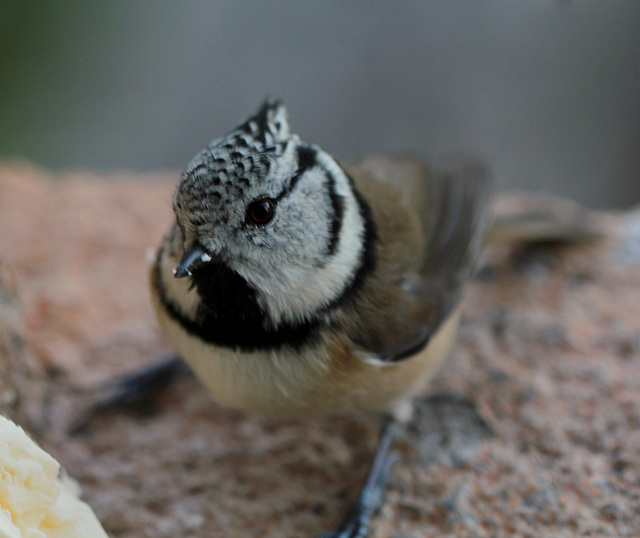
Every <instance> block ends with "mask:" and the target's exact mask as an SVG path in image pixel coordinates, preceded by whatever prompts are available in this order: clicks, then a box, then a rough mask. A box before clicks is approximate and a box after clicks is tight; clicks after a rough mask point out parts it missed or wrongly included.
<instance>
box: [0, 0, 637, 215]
mask: <svg viewBox="0 0 640 538" xmlns="http://www.w3.org/2000/svg"><path fill="white" fill-rule="evenodd" d="M0 44H1V54H0V158H3V159H15V158H22V159H28V160H31V161H34V162H35V163H38V164H40V165H42V166H45V167H48V168H51V169H59V168H68V167H90V168H95V169H98V170H114V169H118V170H120V169H130V170H154V169H165V168H171V169H179V168H181V167H182V166H183V165H184V164H185V163H186V162H187V161H188V160H189V159H190V157H191V156H192V155H193V154H194V153H195V152H196V151H198V150H199V149H200V148H201V147H202V146H203V145H205V144H206V143H207V142H208V141H209V140H210V139H212V138H214V137H217V136H219V135H221V134H223V133H224V132H226V131H227V130H229V129H231V128H232V127H234V126H235V125H236V124H237V123H238V122H240V121H241V120H243V119H244V118H245V117H246V116H247V115H248V114H250V113H252V112H253V111H254V110H255V109H256V108H257V107H258V105H259V104H260V102H261V101H262V99H263V98H264V97H265V96H274V97H279V98H282V99H283V100H284V101H285V103H286V104H287V106H288V109H289V117H290V121H291V123H292V126H293V129H294V131H295V132H297V133H298V134H300V135H301V137H302V138H303V139H305V140H307V141H309V142H314V143H317V144H319V145H321V146H323V147H324V148H325V149H326V150H328V151H330V152H332V153H334V154H336V155H337V156H339V157H340V158H342V159H346V160H353V159H355V158H357V157H358V156H359V155H362V154H363V153H365V152H367V151H372V150H373V151H380V150H385V151H411V152H417V153H421V154H423V155H426V156H429V155H432V154H437V153H439V152H443V151H447V150H451V149H457V148H462V149H467V150H471V151H474V152H476V153H479V154H481V155H484V156H485V157H486V158H487V159H488V160H489V161H490V162H491V163H492V164H493V166H494V168H495V170H496V174H497V176H498V178H499V182H500V184H501V186H502V187H504V188H527V189H529V190H534V191H535V190H545V191H551V192H554V193H557V194H561V195H565V196H570V197H572V198H575V199H577V200H580V201H582V202H583V203H586V204H588V205H590V206H592V207H627V206H630V205H632V204H634V203H638V202H640V2H639V1H638V0H616V1H610V2H602V1H575V2H570V1H564V2H535V1H515V0H499V1H493V2H476V1H458V0H439V1H430V2H422V1H398V2H391V1H389V2H374V1H371V2H361V1H359V2H358V1H346V2H345V1H334V0H329V1H323V2H310V1H295V0H289V1H274V2H267V1H245V2H243V1H238V0H234V1H219V2H211V1H189V2H168V1H163V0H155V1H150V0H147V1H134V2H125V1H114V0H111V1H108V2H107V1H94V2H86V1H80V0H67V1H65V2H25V1H21V0H3V2H1V3H0Z"/></svg>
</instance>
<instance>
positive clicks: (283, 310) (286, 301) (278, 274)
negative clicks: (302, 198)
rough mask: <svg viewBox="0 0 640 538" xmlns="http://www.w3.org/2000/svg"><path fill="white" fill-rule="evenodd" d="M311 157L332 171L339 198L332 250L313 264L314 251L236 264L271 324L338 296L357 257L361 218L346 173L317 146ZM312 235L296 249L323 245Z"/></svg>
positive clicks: (303, 315)
mask: <svg viewBox="0 0 640 538" xmlns="http://www.w3.org/2000/svg"><path fill="white" fill-rule="evenodd" d="M317 159H318V165H319V166H320V167H322V168H323V169H324V170H325V171H328V172H329V173H330V174H331V175H332V176H333V178H334V180H335V190H336V193H337V194H338V195H339V196H341V198H342V200H343V214H342V222H341V226H340V230H339V235H338V239H337V244H336V247H335V250H334V252H333V255H331V256H327V257H326V258H325V259H323V260H322V261H323V263H321V264H315V265H313V264H312V263H311V262H309V261H308V260H310V259H313V258H314V257H315V258H317V257H318V254H317V253H315V254H313V255H311V254H310V255H309V256H304V255H301V256H292V257H291V259H290V260H284V261H283V263H282V264H280V265H278V266H277V267H275V268H273V262H272V261H271V262H269V260H268V259H265V262H264V264H256V266H258V265H260V266H263V267H271V269H270V270H269V271H264V270H262V271H261V270H256V268H255V266H254V267H238V268H237V271H238V272H239V273H240V274H241V275H242V276H243V277H244V278H245V279H247V280H248V281H249V282H251V283H252V284H253V285H254V286H255V288H256V289H257V290H258V300H259V302H260V305H261V306H262V307H263V308H264V309H265V310H266V311H267V312H268V314H269V317H270V318H271V321H272V323H273V324H274V325H276V326H277V325H279V324H280V323H281V322H283V321H294V322H295V321H300V320H304V319H308V318H309V316H310V315H312V314H314V313H316V312H317V311H318V310H319V309H321V308H322V307H324V306H326V305H327V304H329V303H331V302H332V301H334V300H335V299H337V298H339V297H340V296H341V294H342V293H343V292H344V290H345V289H346V288H347V287H348V286H349V284H350V283H351V282H352V281H353V278H354V277H355V275H356V273H357V271H358V269H359V266H360V264H361V260H362V257H363V250H364V239H363V238H364V235H365V223H364V219H363V217H362V215H361V212H360V205H359V203H358V201H357V199H356V197H355V195H354V193H353V190H352V187H351V184H350V182H349V179H348V177H347V176H346V174H345V173H344V172H343V171H342V169H341V168H340V167H339V166H338V165H337V164H336V163H335V161H334V160H333V159H331V157H329V156H328V155H326V154H324V153H323V152H321V151H318V155H317ZM314 172H315V173H317V174H322V178H323V180H324V178H325V176H324V172H323V171H320V170H315V171H314V170H313V169H312V170H311V171H310V173H314ZM299 232H300V231H299ZM308 233H311V232H308ZM314 239H316V238H313V237H310V238H308V245H305V244H303V245H302V249H305V246H308V247H309V249H315V250H321V251H323V250H324V248H325V246H326V245H325V242H326V241H322V244H321V245H320V244H315V243H316V242H315V241H314ZM323 255H324V254H323ZM267 257H268V256H266V257H265V258H267ZM252 265H253V264H252Z"/></svg>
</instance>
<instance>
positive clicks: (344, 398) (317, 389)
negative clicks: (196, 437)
mask: <svg viewBox="0 0 640 538" xmlns="http://www.w3.org/2000/svg"><path fill="white" fill-rule="evenodd" d="M158 313H159V318H160V322H161V324H162V326H163V328H164V330H165V331H166V333H167V336H168V337H169V339H170V340H171V342H172V343H173V344H174V346H175V347H176V350H177V351H178V353H179V354H180V355H181V356H182V358H183V359H184V360H185V361H186V362H187V363H188V364H189V366H190V367H191V368H192V369H193V371H194V373H195V374H196V376H197V377H198V378H199V379H200V381H201V382H202V383H203V385H204V386H205V387H206V388H207V390H208V391H209V392H210V393H211V396H212V398H213V400H214V401H216V402H217V403H219V404H221V405H223V406H226V407H232V408H237V409H245V410H249V411H254V412H257V413H261V414H266V415H274V416H280V417H297V416H310V415H322V414H343V413H350V412H354V411H372V412H389V413H393V414H395V415H398V416H399V417H403V416H407V413H408V407H409V406H408V402H409V399H410V398H411V396H413V395H414V393H415V392H416V391H417V390H419V389H420V388H422V386H423V385H424V384H425V382H426V381H427V380H428V378H429V377H431V375H432V374H433V373H434V372H435V370H436V369H437V367H438V366H439V365H440V363H441V362H442V361H443V360H444V359H445V358H446V357H447V356H448V354H449V351H450V349H451V347H452V344H453V340H454V337H455V331H456V327H457V323H458V318H459V315H458V313H457V312H456V313H454V315H452V316H451V317H450V318H449V319H448V320H447V321H446V322H445V323H444V324H443V325H442V327H441V328H440V330H439V331H438V332H437V333H436V335H434V337H433V338H432V340H431V342H430V343H429V345H428V346H427V348H425V350H423V351H422V352H421V353H419V354H417V355H416V356H414V357H411V358H410V359H406V360H404V361H401V362H399V363H397V364H392V365H380V364H379V363H376V362H375V361H370V362H369V361H367V360H366V359H365V360H363V359H362V358H358V357H356V356H353V355H352V356H349V357H347V358H346V360H344V357H343V360H341V361H339V363H336V361H334V360H332V359H330V358H329V357H328V356H327V353H326V352H323V351H319V350H316V351H307V352H306V353H304V354H301V353H297V352H295V351H293V350H289V351H287V350H278V351H277V352H275V351H273V352H256V353H247V352H235V351H232V350H229V349H226V348H221V347H218V346H214V345H211V344H207V343H205V342H203V341H202V340H200V339H198V338H196V337H194V336H193V335H191V334H189V333H187V332H186V331H185V330H184V329H183V328H182V327H181V326H180V325H179V324H177V323H176V322H175V321H174V320H173V319H172V318H170V317H169V316H168V315H167V314H166V313H165V312H164V310H163V309H162V308H158ZM319 349H322V350H326V349H327V348H326V347H324V346H322V347H320V348H319Z"/></svg>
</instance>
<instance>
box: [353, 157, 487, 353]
mask: <svg viewBox="0 0 640 538" xmlns="http://www.w3.org/2000/svg"><path fill="white" fill-rule="evenodd" d="M359 170H361V173H365V175H369V177H370V178H371V180H372V181H373V182H377V183H380V184H384V185H386V186H387V187H390V188H391V189H392V190H393V191H394V192H395V194H396V196H397V199H398V203H399V205H400V207H401V208H402V209H403V210H404V218H405V219H407V220H409V221H414V222H416V223H417V224H418V227H419V230H418V231H416V230H413V231H412V230H411V229H409V228H408V229H407V230H405V231H404V232H403V231H399V232H398V233H396V235H395V237H394V236H393V234H392V235H390V236H388V237H382V238H381V245H380V248H379V257H380V261H381V263H382V265H383V266H382V267H380V270H379V273H381V274H382V276H381V277H380V278H381V279H382V280H385V278H386V279H387V282H384V281H382V282H378V289H377V290H376V291H373V290H372V291H373V293H382V294H384V292H383V291H382V290H383V286H389V285H390V282H389V281H391V283H393V282H397V283H398V284H397V289H398V292H397V293H399V294H400V295H401V296H402V297H401V300H398V301H397V302H398V304H397V305H396V306H397V310H396V312H395V313H396V317H397V318H399V319H394V320H386V323H390V324H391V325H392V326H393V328H392V329H391V331H385V328H384V327H382V326H381V323H382V322H385V321H384V320H382V321H381V323H379V324H378V335H381V334H387V335H388V336H387V337H386V338H380V337H379V338H378V340H384V342H380V344H379V345H378V346H372V347H371V346H370V347H369V348H368V349H373V350H375V351H377V354H378V356H379V357H380V358H381V359H382V360H388V361H398V360H401V359H404V358H407V357H409V356H412V355H413V354H415V353H417V352H418V351H420V350H421V349H422V348H423V347H424V346H425V345H426V344H427V343H428V342H429V340H430V338H431V336H432V335H433V334H435V332H436V331H437V329H438V328H439V327H440V325H441V324H442V322H443V321H444V320H445V319H446V317H447V315H448V314H449V313H450V311H451V309H452V308H453V307H454V306H455V305H456V304H457V302H458V300H459V297H460V293H461V291H462V288H463V284H464V282H465V281H466V280H467V278H468V277H469V274H470V272H471V270H472V268H473V264H474V261H475V259H476V257H477V255H478V253H479V251H480V248H481V247H482V244H483V239H484V236H485V233H486V230H487V225H488V222H489V218H488V215H489V207H488V201H489V193H490V185H489V179H488V178H489V174H488V172H487V169H486V167H485V166H483V165H482V164H480V163H479V162H478V161H477V160H474V159H471V158H467V157H461V156H456V157H447V158H446V159H442V160H440V161H438V162H437V163H434V164H432V165H430V166H427V165H426V164H425V163H423V162H422V161H420V160H418V159H415V158H411V157H386V156H372V157H367V158H366V159H365V160H363V161H362V163H361V165H360V166H359ZM358 183H359V182H358V181H356V184H358ZM359 186H360V188H362V185H359ZM367 188H368V189H369V196H368V198H369V200H370V203H371V205H372V209H373V212H374V216H376V218H377V220H378V222H380V220H379V219H381V218H385V216H384V212H383V211H382V210H381V209H380V204H381V203H382V204H383V205H386V204H388V203H391V202H390V201H389V197H387V198H386V199H385V200H382V202H381V201H380V199H376V198H375V196H376V189H375V188H374V189H371V188H370V186H369V187H367ZM366 194H367V193H365V195H366ZM378 194H379V193H378ZM402 209H401V211H402ZM388 225H389V223H388V222H386V223H381V224H380V225H379V228H382V227H384V228H387V227H388ZM391 225H392V228H394V229H395V228H397V226H396V225H394V224H393V223H391ZM396 231H397V230H396ZM403 233H404V234H405V235H406V234H413V235H414V236H416V237H419V242H418V243H417V244H416V243H415V242H414V241H411V240H409V239H408V238H407V237H405V236H404V235H403ZM414 239H415V238H414ZM392 241H398V242H400V243H401V244H402V246H401V248H402V249H404V254H403V253H402V252H401V253H398V252H397V251H396V252H395V255H397V256H399V257H402V256H403V255H404V256H405V257H406V259H404V260H402V259H400V260H397V263H395V264H394V263H390V260H389V259H388V257H389V255H388V254H389V251H390V250H391V248H392V247H391V245H390V243H391V242H392ZM410 248H413V251H411V252H406V249H410ZM394 272H395V274H394ZM391 287H393V286H392V285H391ZM384 300H385V301H387V302H388V301H389V300H391V299H390V298H389V297H387V298H385V299H384ZM374 326H375V325H374ZM365 340H366V339H365Z"/></svg>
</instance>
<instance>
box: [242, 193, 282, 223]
mask: <svg viewBox="0 0 640 538" xmlns="http://www.w3.org/2000/svg"><path fill="white" fill-rule="evenodd" d="M275 210H276V203H275V202H274V201H273V200H270V199H268V198H267V199H265V200H256V201H255V202H251V203H250V204H249V205H248V206H247V221H248V222H251V223H252V224H258V225H262V224H267V222H269V221H270V220H271V219H272V218H273V215H274V213H275Z"/></svg>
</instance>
